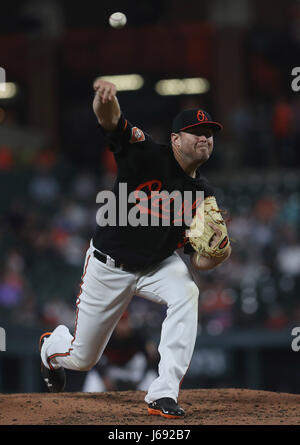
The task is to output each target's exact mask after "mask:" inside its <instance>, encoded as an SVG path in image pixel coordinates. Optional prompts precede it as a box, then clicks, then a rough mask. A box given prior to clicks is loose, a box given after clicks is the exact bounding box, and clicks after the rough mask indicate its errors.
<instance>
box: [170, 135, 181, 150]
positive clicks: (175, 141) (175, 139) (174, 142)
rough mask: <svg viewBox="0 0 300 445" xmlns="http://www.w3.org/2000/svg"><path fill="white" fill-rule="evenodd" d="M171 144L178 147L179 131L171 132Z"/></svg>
mask: <svg viewBox="0 0 300 445" xmlns="http://www.w3.org/2000/svg"><path fill="white" fill-rule="evenodd" d="M171 145H172V147H176V148H179V147H180V135H179V133H171Z"/></svg>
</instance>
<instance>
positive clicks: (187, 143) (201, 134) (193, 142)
mask: <svg viewBox="0 0 300 445" xmlns="http://www.w3.org/2000/svg"><path fill="white" fill-rule="evenodd" d="M180 137H181V148H182V150H183V151H184V152H185V154H186V155H187V156H190V157H192V158H193V159H194V160H195V161H196V160H198V161H201V163H203V162H205V161H207V160H208V158H209V157H210V155H211V153H212V151H213V146H214V139H213V132H212V130H211V129H210V128H209V127H206V126H204V125H198V126H196V127H192V128H188V129H186V130H185V131H181V132H180Z"/></svg>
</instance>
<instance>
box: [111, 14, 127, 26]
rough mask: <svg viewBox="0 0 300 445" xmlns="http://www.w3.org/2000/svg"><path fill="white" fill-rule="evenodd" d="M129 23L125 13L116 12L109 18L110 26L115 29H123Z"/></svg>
mask: <svg viewBox="0 0 300 445" xmlns="http://www.w3.org/2000/svg"><path fill="white" fill-rule="evenodd" d="M126 23H127V18H126V15H125V14H123V12H114V13H113V14H112V15H111V16H110V17H109V24H110V26H112V27H113V28H123V26H125V25H126Z"/></svg>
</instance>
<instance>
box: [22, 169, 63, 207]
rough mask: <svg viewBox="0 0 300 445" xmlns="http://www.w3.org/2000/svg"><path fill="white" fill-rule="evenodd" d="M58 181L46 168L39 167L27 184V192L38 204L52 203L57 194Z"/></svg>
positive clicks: (58, 189) (58, 188)
mask: <svg viewBox="0 0 300 445" xmlns="http://www.w3.org/2000/svg"><path fill="white" fill-rule="evenodd" d="M59 191H60V187H59V183H58V180H57V179H56V177H55V176H54V175H53V174H51V172H50V171H49V170H48V168H45V167H44V166H43V168H41V167H40V168H39V169H38V170H37V172H36V175H35V176H34V177H33V179H32V180H31V182H30V184H29V193H30V196H31V198H32V199H33V200H34V201H37V202H38V203H39V204H42V205H47V204H53V203H54V202H55V201H56V200H57V199H58V196H59Z"/></svg>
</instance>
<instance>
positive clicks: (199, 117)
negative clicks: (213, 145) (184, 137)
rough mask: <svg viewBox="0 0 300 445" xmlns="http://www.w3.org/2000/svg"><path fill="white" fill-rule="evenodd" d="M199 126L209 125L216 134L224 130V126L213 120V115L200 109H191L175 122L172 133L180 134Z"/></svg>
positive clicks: (179, 116)
mask: <svg viewBox="0 0 300 445" xmlns="http://www.w3.org/2000/svg"><path fill="white" fill-rule="evenodd" d="M198 125H207V126H208V127H210V128H211V129H212V131H213V132H214V133H216V132H218V131H220V130H222V129H223V125H222V124H220V123H219V122H215V121H213V120H212V118H211V115H210V114H209V113H208V112H207V111H204V110H201V109H199V108H190V109H188V110H183V111H181V112H180V113H179V114H177V116H176V117H175V119H174V120H173V126H172V131H173V133H179V132H180V131H184V130H187V129H188V128H192V127H196V126H198Z"/></svg>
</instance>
